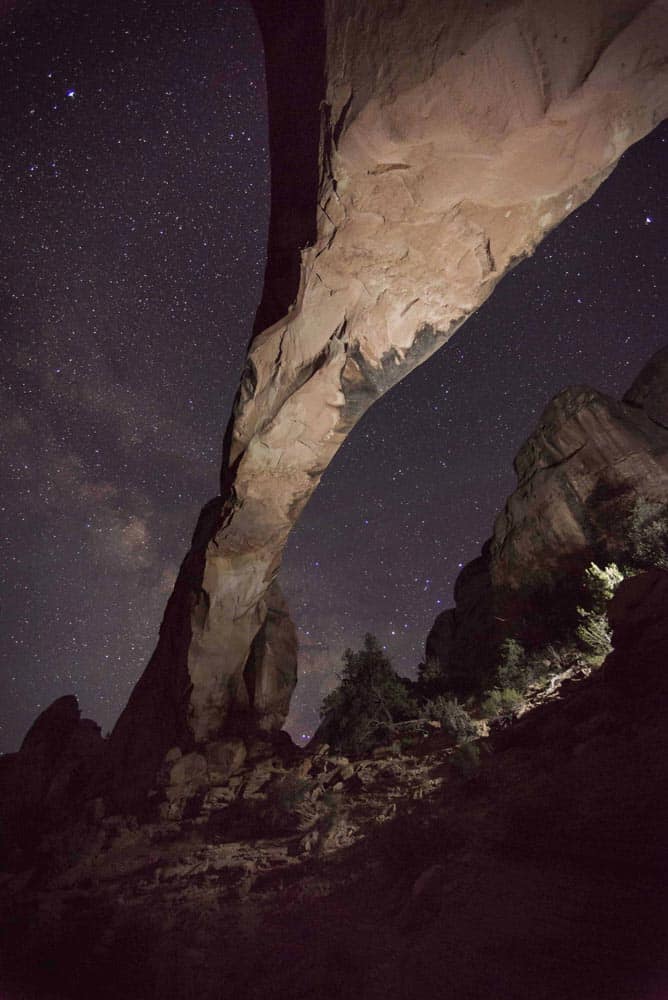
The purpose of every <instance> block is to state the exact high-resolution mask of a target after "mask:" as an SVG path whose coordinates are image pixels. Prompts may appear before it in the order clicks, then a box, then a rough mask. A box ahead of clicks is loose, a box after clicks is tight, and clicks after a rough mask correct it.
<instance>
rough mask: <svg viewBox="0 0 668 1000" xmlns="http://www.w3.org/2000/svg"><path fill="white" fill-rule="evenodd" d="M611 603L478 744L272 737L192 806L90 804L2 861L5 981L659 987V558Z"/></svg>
mask: <svg viewBox="0 0 668 1000" xmlns="http://www.w3.org/2000/svg"><path fill="white" fill-rule="evenodd" d="M610 614H611V620H612V623H613V625H614V642H615V649H614V652H613V653H612V654H611V655H610V656H609V657H608V659H607V660H606V662H605V664H604V666H603V667H602V668H601V670H599V671H597V672H595V673H594V674H592V675H591V676H590V677H589V678H586V679H583V680H581V681H576V680H571V681H567V682H565V683H563V684H562V685H561V687H560V688H558V689H557V690H556V691H555V692H554V696H553V698H552V700H550V701H548V702H545V703H543V704H542V705H541V706H539V707H537V708H535V709H534V710H533V711H531V712H529V713H527V714H525V715H524V716H523V717H522V718H521V719H519V720H518V721H517V722H516V723H514V724H513V725H512V726H511V727H509V728H507V729H503V730H501V731H499V732H497V733H496V734H492V736H491V737H489V738H487V739H485V740H481V741H480V742H479V744H478V748H479V762H478V763H477V764H476V761H475V753H474V752H473V753H472V752H469V751H466V752H465V751H462V750H453V749H452V748H445V747H443V746H442V745H441V744H439V741H438V738H436V737H435V738H429V739H426V740H425V741H423V743H422V744H420V745H419V746H418V748H417V749H416V750H415V751H414V752H413V753H412V754H411V755H407V754H403V755H392V754H391V753H389V752H388V753H387V754H385V755H382V754H380V755H379V754H377V755H376V757H375V758H373V759H370V760H361V761H345V760H342V759H340V758H332V757H331V756H329V755H328V753H327V751H326V750H322V749H321V750H320V751H319V752H318V753H317V754H310V753H308V752H306V753H303V752H301V753H300V752H297V751H295V750H290V749H289V748H285V747H284V748H283V750H282V751H281V748H280V747H277V746H276V745H274V746H273V747H272V746H271V745H270V744H269V743H267V744H266V745H265V747H264V749H263V748H262V746H260V745H258V746H257V747H255V748H254V749H251V751H250V752H249V754H248V755H247V756H246V757H245V758H244V759H241V756H242V755H241V754H240V756H239V759H238V760H237V761H236V763H235V764H234V765H233V766H231V768H230V769H231V770H232V771H234V774H233V775H232V776H230V777H228V779H227V781H226V782H225V781H224V780H223V779H222V778H221V777H220V776H219V780H220V781H221V784H220V785H219V786H218V788H217V796H218V799H217V801H218V805H217V806H215V807H214V806H212V805H211V799H210V798H209V800H208V805H207V803H206V802H205V801H204V800H203V799H200V800H199V801H200V805H199V807H197V808H196V807H195V806H194V805H193V806H191V813H192V814H191V815H190V816H189V817H187V816H184V817H183V818H181V820H179V821H178V822H174V821H170V820H168V819H160V820H159V819H155V820H154V821H153V822H152V823H147V824H144V825H141V826H140V825H138V824H137V823H136V821H134V820H128V819H124V818H123V817H120V816H111V817H106V818H103V817H99V816H98V817H95V816H88V817H85V818H84V817H82V818H81V822H80V823H79V824H78V825H75V826H73V827H72V828H71V830H70V833H69V834H68V835H65V834H61V835H60V836H59V837H53V838H52V840H51V842H50V843H49V842H45V843H43V844H42V847H41V852H38V853H37V854H36V855H34V856H33V858H32V862H31V864H32V867H31V869H30V870H27V871H23V872H19V871H14V872H13V873H11V874H7V875H6V876H5V877H4V885H3V904H2V909H3V924H4V929H5V933H4V940H5V944H4V957H3V963H4V971H3V988H2V996H3V998H7V1000H29V998H30V1000H37V998H39V1000H47V998H48V1000H56V998H57V1000H74V998H79V997H86V998H92V997H96V998H97V997H99V998H101V1000H107V998H108V1000H111V998H114V1000H116V998H119V997H123V998H128V1000H132V998H137V1000H139V998H142V1000H145V998H146V1000H148V998H158V997H160V998H161V1000H195V998H197V1000H219V998H223V997H228V996H229V997H232V996H234V997H235V998H244V1000H245V998H249V1000H250V998H253V1000H256V998H257V1000H260V998H262V1000H274V998H275V1000H278V998H284V997H288V996H290V997H295V998H304V1000H305V998H316V997H317V998H321V997H327V998H342V997H346V998H347V997H364V998H380V997H383V998H410V1000H413V998H418V997H424V996H438V997H457V1000H462V998H483V997H485V998H487V997H495V998H507V1000H524V998H526V1000H529V998H530V1000H541V998H545V1000H547V998H553V997H554V998H559V1000H569V998H572V1000H659V998H664V997H666V996H668V912H667V907H666V884H667V880H666V876H667V875H668V872H667V870H666V869H667V867H668V850H667V846H668V802H667V800H666V796H665V789H666V786H667V784H668V726H667V725H666V723H667V721H668V719H667V715H668V712H667V705H668V697H667V696H668V574H667V573H665V572H662V571H660V570H655V571H651V572H649V573H646V574H643V575H642V576H637V577H635V578H632V579H630V580H627V581H625V583H624V584H623V585H622V586H621V588H620V590H619V591H618V593H617V595H616V596H615V598H614V601H613V604H612V606H611V612H610ZM314 817H315V819H314ZM68 837H69V839H68ZM68 852H69V853H68Z"/></svg>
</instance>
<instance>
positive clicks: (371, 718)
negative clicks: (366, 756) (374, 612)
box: [319, 635, 417, 755]
mask: <svg viewBox="0 0 668 1000" xmlns="http://www.w3.org/2000/svg"><path fill="white" fill-rule="evenodd" d="M343 663H344V668H343V671H342V673H341V674H340V675H339V677H340V684H339V685H338V687H336V688H335V689H334V690H333V691H331V692H330V694H328V695H327V697H326V698H325V699H324V701H323V703H322V707H321V709H320V716H321V718H322V719H323V722H322V724H321V727H320V730H319V733H320V735H321V736H322V738H323V739H324V740H325V741H326V742H327V743H329V744H330V745H331V746H333V747H335V748H336V749H339V750H342V751H343V752H344V753H348V754H351V755H358V754H363V753H366V752H368V751H369V750H370V749H372V748H373V747H374V746H377V745H378V744H380V743H382V742H383V741H384V739H385V738H386V737H387V735H388V733H389V732H390V730H391V727H392V724H393V723H394V722H400V721H402V720H405V719H410V718H412V717H415V715H416V714H417V706H416V704H415V702H414V701H413V699H412V698H411V696H410V693H409V688H408V685H406V684H405V683H404V682H403V681H402V679H401V678H400V677H399V675H398V674H397V673H396V672H395V670H394V669H393V667H392V664H391V663H390V661H389V660H388V658H387V657H386V656H385V655H384V653H383V651H382V649H381V647H380V645H379V643H378V640H377V639H376V638H375V636H373V635H367V636H366V637H365V639H364V647H363V648H362V649H361V650H359V651H358V652H357V653H354V652H353V651H352V650H351V649H347V650H346V652H345V653H344V654H343Z"/></svg>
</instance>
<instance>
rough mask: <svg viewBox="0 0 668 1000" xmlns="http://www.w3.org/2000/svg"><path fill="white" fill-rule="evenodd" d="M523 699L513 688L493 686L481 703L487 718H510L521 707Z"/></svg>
mask: <svg viewBox="0 0 668 1000" xmlns="http://www.w3.org/2000/svg"><path fill="white" fill-rule="evenodd" d="M523 704H524V699H523V698H522V695H521V693H520V692H519V691H516V690H515V689H514V688H494V689H493V690H492V691H490V692H489V693H488V695H487V697H486V698H485V700H484V701H483V703H482V714H483V715H484V716H485V718H487V719H510V718H512V716H513V715H515V713H516V712H517V711H518V709H520V708H521V707H522V705H523Z"/></svg>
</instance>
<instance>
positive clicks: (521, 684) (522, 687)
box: [496, 639, 532, 691]
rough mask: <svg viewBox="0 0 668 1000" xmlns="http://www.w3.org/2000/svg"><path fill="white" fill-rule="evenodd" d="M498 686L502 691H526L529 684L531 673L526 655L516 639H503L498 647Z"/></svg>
mask: <svg viewBox="0 0 668 1000" xmlns="http://www.w3.org/2000/svg"><path fill="white" fill-rule="evenodd" d="M496 675H497V680H498V686H499V687H500V688H501V689H502V690H503V689H506V688H512V689H513V690H514V691H526V689H527V688H528V686H529V684H530V683H531V680H532V676H531V671H530V669H529V667H528V664H527V659H526V653H525V652H524V647H523V646H522V645H521V643H519V642H517V640H516V639H504V640H503V642H502V643H501V646H500V647H499V665H498V667H497V670H496Z"/></svg>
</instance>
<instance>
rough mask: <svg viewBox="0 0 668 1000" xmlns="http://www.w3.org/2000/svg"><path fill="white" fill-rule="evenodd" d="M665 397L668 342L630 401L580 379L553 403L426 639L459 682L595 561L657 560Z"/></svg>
mask: <svg viewBox="0 0 668 1000" xmlns="http://www.w3.org/2000/svg"><path fill="white" fill-rule="evenodd" d="M667 400H668V348H663V349H662V350H660V351H659V352H658V353H657V354H656V355H655V356H654V357H653V358H652V359H651V360H650V361H649V363H648V364H647V365H646V366H645V367H644V368H643V370H642V371H641V372H640V374H639V375H638V377H637V379H636V380H635V382H634V383H633V386H632V387H631V389H630V390H629V392H628V393H627V394H626V395H625V396H624V399H623V401H622V402H618V401H617V400H614V399H611V398H610V397H608V396H605V395H603V394H602V393H599V392H596V390H594V389H588V388H585V387H572V388H568V389H565V390H564V391H563V392H561V393H559V394H558V395H557V396H556V397H555V398H554V399H553V400H552V401H551V402H550V403H549V405H548V406H547V407H546V409H545V410H544V412H543V414H542V416H541V418H540V421H539V423H538V426H537V428H536V430H535V431H534V433H533V434H532V435H531V437H530V438H529V439H528V441H526V443H525V444H524V445H523V446H522V448H521V449H520V451H519V453H518V455H517V457H516V459H515V471H516V473H517V480H518V484H517V488H516V490H515V492H514V493H513V494H512V495H511V496H510V497H509V498H508V500H507V502H506V505H505V508H504V510H503V512H502V513H501V514H500V515H499V516H498V518H497V519H496V523H495V525H494V534H493V536H492V538H491V539H490V540H489V541H488V542H487V543H486V544H485V546H484V548H483V554H482V556H481V557H480V558H478V559H476V560H474V561H473V562H471V563H469V564H468V565H467V566H465V567H464V569H463V570H462V572H461V574H460V575H459V578H458V579H457V582H456V584H455V602H456V607H455V608H454V609H449V610H447V611H444V612H442V613H441V614H440V615H439V616H438V618H437V619H436V621H435V623H434V626H433V628H432V630H431V632H430V634H429V637H428V639H427V649H426V654H427V657H428V659H431V660H436V661H438V662H439V663H440V664H442V665H443V666H446V665H447V670H448V673H449V674H450V673H453V676H454V677H455V680H456V683H457V684H458V685H459V686H463V687H464V688H465V686H466V677H467V674H471V673H476V672H477V671H478V670H479V669H480V663H481V660H484V658H485V657H486V656H490V655H492V653H493V649H494V647H495V643H497V642H498V641H499V639H501V638H504V637H505V636H506V635H507V634H508V627H509V626H510V625H512V627H513V628H515V629H517V628H518V626H519V629H520V634H518V633H517V632H515V633H514V635H515V637H516V638H520V637H522V636H523V634H527V635H528V636H531V632H532V627H534V628H538V627H539V622H537V621H536V618H537V617H540V616H538V615H537V611H540V610H541V608H542V607H547V606H549V604H550V601H551V600H554V597H555V594H556V595H561V594H563V593H565V592H567V591H569V590H571V591H573V593H574V594H575V592H576V591H577V588H578V586H579V582H580V581H581V579H582V574H583V572H584V570H585V568H586V566H587V565H588V564H589V563H590V562H592V561H594V560H595V561H598V562H601V563H606V562H610V561H615V560H616V561H618V562H620V563H623V564H628V565H639V566H643V564H648V563H650V562H652V561H654V560H651V559H644V555H643V541H642V535H641V534H640V533H639V531H640V530H641V527H642V525H641V522H642V520H643V518H645V520H648V519H650V518H651V516H652V514H657V515H658V514H661V515H662V516H663V518H664V520H666V519H667V518H668V420H667V419H666V412H665V407H666V401H667ZM639 523H640V525H641V527H640V529H639V527H638V525H639ZM666 541H668V538H666V539H665V540H664V543H665V542H666ZM663 558H664V559H666V558H668V553H666V552H664V556H663ZM523 619H524V621H523ZM522 629H524V633H522ZM483 666H484V665H483Z"/></svg>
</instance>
